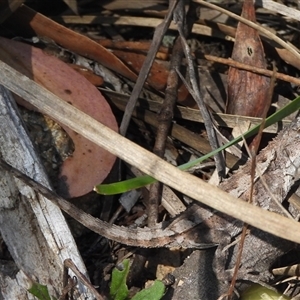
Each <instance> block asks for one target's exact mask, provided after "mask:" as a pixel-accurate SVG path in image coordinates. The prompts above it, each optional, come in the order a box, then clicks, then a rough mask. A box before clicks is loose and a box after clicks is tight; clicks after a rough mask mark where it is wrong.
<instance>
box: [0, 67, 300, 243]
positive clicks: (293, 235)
mask: <svg viewBox="0 0 300 300" xmlns="http://www.w3.org/2000/svg"><path fill="white" fill-rule="evenodd" d="M0 68H1V70H2V75H3V76H1V77H0V83H1V84H3V85H4V86H5V87H7V88H8V89H10V90H11V91H13V92H14V93H16V94H17V95H19V96H21V97H23V98H24V99H26V101H28V102H29V103H31V104H32V105H34V106H35V107H37V108H38V109H39V110H40V111H42V112H43V113H45V114H47V115H49V116H51V117H52V118H53V119H55V120H59V121H60V122H62V123H64V124H65V125H67V126H69V127H70V128H72V129H73V130H75V131H77V132H78V133H79V134H82V135H83V136H85V137H86V138H88V139H89V140H90V141H92V142H94V143H96V144H97V145H99V146H101V147H103V148H104V149H106V150H108V151H110V152H112V153H114V154H115V155H117V156H119V157H120V158H121V159H123V160H124V161H126V162H128V163H129V164H131V165H133V166H135V167H137V168H139V169H140V170H142V171H143V172H145V173H146V174H149V175H151V176H153V177H154V178H156V179H157V180H159V181H161V182H163V183H165V184H167V185H169V186H170V187H173V188H174V189H176V190H180V192H182V193H184V194H186V195H188V196H189V197H191V198H193V199H195V200H197V201H199V202H201V203H204V204H206V205H208V206H210V207H212V208H214V209H217V210H219V211H221V212H223V213H225V214H227V215H231V216H232V217H234V218H237V219H240V220H242V221H244V222H246V223H249V224H250V225H252V226H255V227H257V228H259V229H262V230H264V231H266V232H269V233H271V234H274V235H276V236H278V237H281V238H284V239H287V240H290V241H294V242H296V243H300V225H299V223H298V222H296V221H293V220H289V219H287V218H285V217H282V216H280V215H278V214H276V213H272V212H268V211H265V210H263V209H261V208H259V207H256V206H253V205H251V204H248V203H245V202H244V201H242V200H239V199H237V198H235V197H233V196H231V195H229V194H228V193H226V192H224V191H222V190H220V189H219V188H217V187H215V186H211V185H209V184H208V183H205V182H204V181H202V180H200V179H198V178H196V177H194V176H192V175H190V174H187V173H185V172H182V171H180V170H178V169H177V168H175V167H174V166H172V165H170V164H169V163H167V162H165V161H164V160H162V159H160V158H157V157H156V156H155V155H154V154H152V153H150V152H148V151H147V150H145V149H143V148H142V147H140V146H138V145H136V144H134V143H132V142H130V141H129V140H128V139H126V138H124V137H122V136H121V135H119V134H118V133H116V132H114V131H113V130H110V129H108V128H107V127H106V126H104V125H102V124H101V123H99V122H97V121H95V120H94V119H93V118H91V117H89V116H88V115H86V114H84V113H82V112H81V111H79V110H78V109H76V108H74V107H72V106H71V105H69V104H67V103H65V102H64V101H62V100H60V99H59V98H58V97H56V96H55V95H54V94H52V93H50V92H49V91H48V90H46V89H44V88H42V87H41V86H39V85H38V84H36V83H35V82H33V81H31V80H30V79H29V78H27V77H25V76H24V75H22V74H20V73H18V72H16V71H15V70H14V69H12V68H10V67H9V66H8V65H6V64H4V63H3V62H0ZM298 123H299V122H298ZM298 123H297V124H296V125H299V124H298ZM179 183H180V185H179ZM275 219H276V222H274V220H275Z"/></svg>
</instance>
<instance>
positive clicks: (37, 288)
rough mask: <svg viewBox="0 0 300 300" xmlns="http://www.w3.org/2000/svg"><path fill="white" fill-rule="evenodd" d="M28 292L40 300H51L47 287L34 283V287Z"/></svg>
mask: <svg viewBox="0 0 300 300" xmlns="http://www.w3.org/2000/svg"><path fill="white" fill-rule="evenodd" d="M28 292H29V293H31V294H32V295H34V296H35V297H37V298H38V299H40V300H51V297H50V295H49V291H48V287H47V286H46V285H42V284H39V283H37V282H34V283H33V284H32V287H31V288H30V289H28Z"/></svg>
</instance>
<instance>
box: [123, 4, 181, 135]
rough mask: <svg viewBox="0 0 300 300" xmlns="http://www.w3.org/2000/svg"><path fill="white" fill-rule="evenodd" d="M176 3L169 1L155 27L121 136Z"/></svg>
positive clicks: (125, 115)
mask: <svg viewBox="0 0 300 300" xmlns="http://www.w3.org/2000/svg"><path fill="white" fill-rule="evenodd" d="M176 5H177V0H172V1H171V2H170V6H169V11H168V14H167V16H166V17H165V19H164V20H163V22H162V23H161V24H160V25H158V26H157V28H156V29H155V32H154V36H153V40H152V43H151V47H150V49H149V52H148V55H147V56H146V59H145V61H144V63H143V66H142V68H141V70H140V73H139V76H138V79H137V81H136V84H135V85H134V88H133V90H132V93H131V96H130V98H129V101H128V104H127V106H126V109H125V113H124V117H123V119H122V122H121V125H120V134H121V135H123V136H125V135H126V131H127V128H128V125H129V122H130V119H131V115H132V112H133V110H134V107H135V105H136V102H137V99H138V97H139V95H140V93H141V90H142V88H143V85H144V83H145V81H146V79H147V77H148V74H149V72H150V69H151V66H152V63H153V61H154V59H155V55H156V53H157V51H158V49H159V46H160V43H161V41H162V38H163V36H164V34H165V33H166V31H167V29H168V28H169V25H170V23H171V20H172V16H173V11H174V9H175V7H176Z"/></svg>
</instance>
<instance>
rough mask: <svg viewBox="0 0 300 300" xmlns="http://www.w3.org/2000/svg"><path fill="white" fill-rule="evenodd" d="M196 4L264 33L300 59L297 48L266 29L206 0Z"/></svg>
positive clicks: (197, 0) (200, 0) (199, 0)
mask: <svg viewBox="0 0 300 300" xmlns="http://www.w3.org/2000/svg"><path fill="white" fill-rule="evenodd" d="M193 1H194V2H196V3H199V4H201V5H204V6H206V7H209V8H212V9H215V10H217V11H219V12H221V13H223V14H226V15H227V16H229V17H231V18H233V19H236V20H238V21H239V22H242V23H244V24H246V25H248V26H250V27H252V28H254V29H256V30H257V31H259V32H260V33H262V34H263V35H265V36H267V37H269V38H270V39H272V40H273V41H275V42H276V43H278V44H279V45H281V46H282V47H283V48H285V49H286V50H288V51H290V52H291V53H292V54H294V55H295V56H296V57H297V58H298V59H300V53H299V50H298V49H296V47H294V46H291V45H289V44H288V43H286V42H285V41H284V40H282V39H281V38H279V37H278V36H276V35H275V34H274V33H272V32H270V31H269V30H268V29H266V28H264V27H263V26H261V25H258V24H256V23H254V22H251V21H249V20H247V19H245V18H243V17H241V16H238V15H236V14H234V13H232V12H230V11H228V10H226V9H224V8H221V7H219V6H217V5H214V4H212V3H209V2H206V1H204V0H193Z"/></svg>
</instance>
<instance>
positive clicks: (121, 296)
mask: <svg viewBox="0 0 300 300" xmlns="http://www.w3.org/2000/svg"><path fill="white" fill-rule="evenodd" d="M121 268H122V270H118V269H117V268H114V270H113V271H112V279H111V285H110V296H111V297H112V299H114V300H125V299H126V298H127V297H128V287H127V285H126V279H127V275H128V272H129V259H125V260H124V261H123V262H122V264H121Z"/></svg>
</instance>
